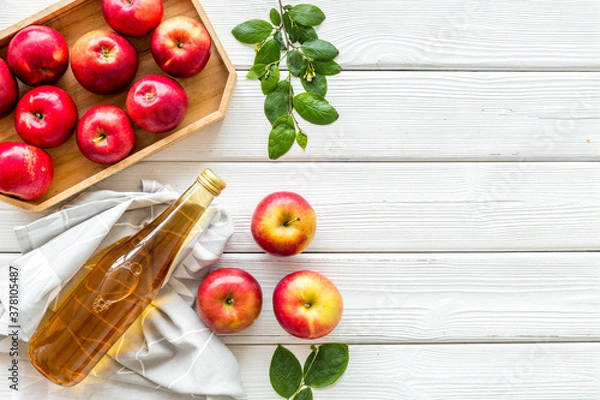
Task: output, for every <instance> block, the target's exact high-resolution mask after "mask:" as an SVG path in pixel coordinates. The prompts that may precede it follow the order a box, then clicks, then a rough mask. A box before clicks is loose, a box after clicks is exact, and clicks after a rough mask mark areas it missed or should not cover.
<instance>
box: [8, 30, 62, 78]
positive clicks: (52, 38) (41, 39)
mask: <svg viewBox="0 0 600 400" xmlns="http://www.w3.org/2000/svg"><path fill="white" fill-rule="evenodd" d="M7 61H8V66H9V67H10V69H11V70H12V72H13V73H14V74H15V75H16V76H17V78H19V79H20V80H21V81H23V83H25V84H27V85H30V86H37V85H43V84H47V83H53V82H56V81H57V80H59V79H60V78H61V77H62V76H63V75H64V73H65V72H66V71H67V67H68V66H69V62H68V61H69V46H68V44H67V40H66V39H65V37H64V36H63V35H61V34H60V32H58V31H57V30H56V29H53V28H50V27H48V26H43V25H31V26H28V27H26V28H23V29H22V30H20V31H19V32H18V33H17V34H16V35H15V36H14V37H13V38H12V39H11V41H10V43H9V44H8V50H7Z"/></svg>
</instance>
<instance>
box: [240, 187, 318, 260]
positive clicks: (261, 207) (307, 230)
mask: <svg viewBox="0 0 600 400" xmlns="http://www.w3.org/2000/svg"><path fill="white" fill-rule="evenodd" d="M250 229H251V232H252V237H253V238H254V241H255V242H256V243H257V244H258V245H259V246H260V247H261V248H262V249H263V250H264V251H266V252H267V253H270V254H273V255H277V256H291V255H295V254H298V253H301V252H302V251H304V250H305V249H306V248H307V247H308V245H309V244H310V243H311V241H312V239H313V237H314V236H315V233H316V230H317V216H316V214H315V211H314V209H313V208H312V207H311V205H310V204H309V203H308V201H306V199H304V198H303V197H302V196H300V195H299V194H297V193H294V192H275V193H271V194H270V195H268V196H266V197H265V198H264V199H262V200H261V201H260V202H259V203H258V205H257V206H256V208H255V210H254V214H253V215H252V220H251V222H250Z"/></svg>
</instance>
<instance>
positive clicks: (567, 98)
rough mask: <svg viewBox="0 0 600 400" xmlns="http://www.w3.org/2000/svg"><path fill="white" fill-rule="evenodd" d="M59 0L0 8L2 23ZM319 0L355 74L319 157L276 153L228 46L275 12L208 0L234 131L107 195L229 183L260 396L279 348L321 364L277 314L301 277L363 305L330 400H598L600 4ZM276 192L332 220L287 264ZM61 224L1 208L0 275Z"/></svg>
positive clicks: (238, 54)
mask: <svg viewBox="0 0 600 400" xmlns="http://www.w3.org/2000/svg"><path fill="white" fill-rule="evenodd" d="M52 2H53V0H30V1H26V2H24V1H16V0H0V28H4V27H7V26H9V25H11V24H13V23H15V22H16V21H18V20H20V19H22V18H24V17H26V16H28V15H30V14H33V13H35V12H37V11H39V10H40V9H42V8H43V7H45V6H47V5H49V4H51V3H52ZM315 3H316V4H318V5H319V6H320V7H321V8H322V9H323V10H324V11H325V13H326V14H327V16H328V19H327V21H326V22H325V24H324V25H323V26H322V28H320V29H319V34H320V36H321V37H322V38H325V39H327V40H330V41H332V42H333V43H335V44H336V45H338V47H339V49H340V51H341V54H340V56H339V58H338V60H339V61H340V63H341V64H342V65H343V67H344V68H345V71H344V72H343V73H342V74H340V75H338V76H336V77H333V78H331V79H330V94H329V95H328V97H329V98H330V101H331V102H332V104H333V105H335V106H336V108H337V109H338V110H339V112H340V115H341V116H340V120H339V121H338V122H337V123H336V124H334V125H331V126H328V127H315V126H306V130H307V132H308V134H309V136H310V144H309V148H308V150H307V151H306V152H302V151H301V150H299V149H298V148H296V149H294V150H293V151H292V152H291V153H290V154H289V155H287V156H286V157H284V158H283V159H281V161H279V162H270V161H268V159H267V155H266V154H267V153H266V146H267V145H266V141H267V134H268V131H269V125H268V122H267V121H266V119H265V118H264V116H263V115H262V99H263V96H262V94H261V93H260V90H259V88H258V86H257V83H256V82H255V81H248V80H246V79H245V78H244V75H245V72H246V71H247V70H248V68H249V66H250V64H251V61H252V56H253V54H252V50H251V48H249V47H247V46H244V45H241V44H239V43H237V42H236V41H235V39H234V38H233V37H232V36H231V34H230V30H231V29H232V28H233V27H234V26H235V25H236V24H237V23H239V22H242V21H244V20H246V19H250V18H254V17H260V18H264V17H266V16H267V15H268V11H269V9H270V8H271V7H272V6H274V5H275V4H276V2H275V0H255V1H247V0H244V1H242V0H205V1H204V2H203V5H204V8H205V10H206V12H207V13H208V15H209V17H210V18H211V21H212V22H213V24H214V26H215V28H216V30H217V32H218V34H219V36H220V39H221V41H222V42H223V43H224V45H225V48H226V49H227V51H228V53H229V55H230V57H231V58H232V60H233V62H234V63H235V65H236V67H237V69H238V70H239V81H238V84H237V86H236V90H235V94H234V97H233V100H232V103H231V107H230V109H229V113H228V115H227V117H226V119H225V120H224V121H223V122H222V123H219V124H217V125H214V126H212V127H210V128H208V129H207V130H205V131H202V132H200V133H198V134H196V135H194V136H192V137H190V138H188V139H187V140H184V141H183V142H180V143H178V144H176V145H174V146H173V147H171V148H169V149H167V150H165V151H162V152H160V153H159V154H157V155H155V156H153V157H151V158H150V159H148V160H147V161H145V162H142V163H139V164H137V165H135V166H133V167H131V168H129V169H127V170H125V171H123V172H121V173H119V174H117V175H115V176H113V177H111V178H109V179H107V180H105V181H103V182H102V183H100V184H98V185H97V186H96V187H97V188H110V189H116V190H133V189H135V188H136V187H137V184H138V182H139V180H140V178H152V179H157V180H159V181H161V182H164V183H169V184H171V185H172V186H174V187H175V188H176V189H177V190H180V191H181V190H183V189H184V188H185V187H186V186H187V185H188V184H189V182H191V181H192V179H193V177H194V176H195V174H196V173H197V172H198V171H200V170H201V169H202V168H203V167H204V166H210V167H212V168H214V170H215V171H217V172H218V173H219V174H221V175H222V176H223V178H224V179H225V181H226V182H227V184H228V188H227V190H226V192H224V193H223V195H222V196H221V197H220V198H219V203H220V204H221V205H223V206H225V207H226V208H227V209H229V210H230V212H231V213H232V215H233V216H234V218H235V222H236V232H235V235H234V237H233V238H232V240H231V242H230V244H229V246H228V249H227V254H225V256H224V257H223V260H222V265H230V266H235V267H241V268H244V269H246V270H248V271H250V272H251V273H252V274H254V275H255V276H256V277H257V278H258V279H259V281H260V282H261V283H262V285H263V289H264V291H265V296H266V299H267V301H266V303H265V307H264V310H263V313H262V315H261V317H260V319H259V320H258V322H257V323H256V324H255V325H254V326H253V327H252V328H250V329H248V330H247V331H244V332H242V333H240V334H237V335H233V336H227V337H222V339H223V341H225V342H226V343H227V344H228V345H229V346H230V348H231V349H232V350H233V352H234V353H235V355H236V356H237V358H238V360H239V362H240V364H241V367H242V373H243V379H244V382H245V385H246V388H247V391H248V394H249V397H250V399H256V400H264V399H275V398H277V396H276V394H275V393H274V392H273V390H272V389H271V388H270V385H269V381H268V365H269V360H270V357H271V354H272V352H273V350H274V348H275V345H276V344H277V343H282V344H286V345H290V346H291V348H292V350H293V351H294V352H295V353H296V354H298V355H299V357H301V358H302V357H305V356H306V355H307V354H308V352H309V343H307V342H305V341H301V340H297V339H294V338H292V337H290V336H289V335H287V334H285V332H284V331H283V330H282V329H281V328H280V327H279V326H278V324H277V323H276V321H275V318H274V316H273V313H272V307H271V304H270V301H268V300H269V299H270V296H271V293H272V289H273V287H274V285H275V284H276V282H277V281H278V280H279V279H280V278H281V277H283V276H284V275H285V274H287V273H289V272H292V271H294V270H297V269H301V268H309V269H314V270H316V271H319V272H321V273H324V274H325V275H327V276H328V277H330V278H331V279H332V280H333V281H334V282H335V283H336V284H337V285H338V287H339V288H340V290H341V292H342V294H343V296H344V299H345V306H346V308H345V313H344V317H343V319H342V322H341V324H340V325H339V326H338V328H337V329H336V330H335V331H334V332H333V333H332V334H331V335H329V336H328V337H326V338H325V340H324V341H341V342H345V343H348V344H350V351H351V362H350V366H349V368H348V371H347V373H346V374H345V376H344V377H343V378H342V379H341V380H340V381H339V382H338V384H337V385H336V386H335V387H334V388H331V389H326V390H319V391H316V392H315V398H316V399H373V400H379V399H386V400H388V399H423V400H424V399H461V400H462V399H545V400H548V399H570V400H575V399H600V345H599V344H598V340H600V256H599V253H598V250H599V249H600V168H599V166H598V163H597V162H598V161H599V160H600V2H599V1H598V0H545V1H517V0H495V1H491V0H444V1H434V0H402V1H400V0H370V1H356V0H352V1H350V0H345V1H330V0H318V1H315ZM278 190H291V191H296V192H298V193H301V194H302V195H303V196H305V197H306V198H307V199H308V200H309V202H311V203H312V204H313V205H314V208H315V209H316V212H317V214H318V219H319V226H318V233H317V236H316V237H315V240H314V242H313V244H312V245H311V247H310V248H309V251H308V252H306V253H305V254H302V255H300V256H297V257H294V258H289V259H279V258H273V257H269V256H266V255H265V254H263V253H261V252H260V250H259V248H258V247H257V246H256V245H255V244H254V243H253V241H252V238H251V235H250V229H249V220H250V216H251V214H252V211H253V209H254V206H255V205H256V204H257V203H258V201H259V200H260V199H261V198H262V197H263V196H265V195H266V194H268V193H270V192H273V191H278ZM44 214H45V213H42V214H34V213H29V212H24V211H21V210H19V209H16V208H13V207H10V206H7V205H4V204H0V252H1V254H0V261H1V262H6V261H8V260H10V259H11V258H14V257H16V256H17V254H16V252H17V251H18V250H17V244H16V240H15V238H14V237H13V233H12V227H13V226H14V225H18V224H24V223H27V222H30V221H33V220H35V219H37V218H39V217H41V216H42V215H44ZM319 342H321V341H319ZM0 384H1V385H5V383H0ZM53 390H54V389H52V390H51V391H50V392H49V398H54V397H52V396H56V398H68V397H72V396H73V397H79V398H94V397H95V398H106V397H99V396H100V395H99V394H98V393H85V390H83V389H81V390H80V391H79V392H77V391H74V392H68V391H65V390H62V389H61V390H60V391H57V392H54V391H53ZM106 390H107V391H106V393H111V392H110V387H109V386H108V384H107V389H106ZM53 393H54V394H53ZM106 393H105V395H106ZM116 393H118V394H119V398H127V397H126V396H125V397H123V393H125V392H122V391H121V392H116ZM113 395H115V396H116V394H113ZM147 397H148V398H165V397H164V396H163V395H160V396H158V395H155V394H152V393H148V396H147ZM174 398H175V397H174ZM177 398H179V397H177Z"/></svg>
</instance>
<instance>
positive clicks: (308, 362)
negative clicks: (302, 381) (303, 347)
mask: <svg viewBox="0 0 600 400" xmlns="http://www.w3.org/2000/svg"><path fill="white" fill-rule="evenodd" d="M310 349H311V352H310V354H309V355H308V357H306V361H304V368H303V369H302V376H303V377H304V378H306V375H307V374H308V371H310V368H311V367H312V364H313V362H314V360H315V357H316V356H317V350H318V349H317V346H315V345H314V344H313V345H312V346H310Z"/></svg>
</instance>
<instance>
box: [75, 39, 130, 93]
mask: <svg viewBox="0 0 600 400" xmlns="http://www.w3.org/2000/svg"><path fill="white" fill-rule="evenodd" d="M71 69H72V70H73V75H75V78H76V79H77V81H78V82H79V83H80V84H81V86H83V87H84V88H86V89H87V90H89V91H90V92H92V93H96V94H109V93H115V92H118V91H119V90H121V89H123V88H124V87H125V86H127V85H128V84H129V83H130V82H131V81H132V80H133V78H134V77H135V74H136V73H137V70H138V55H137V51H136V50H135V47H133V45H132V44H131V43H129V41H128V40H127V39H125V38H124V37H123V36H121V35H119V34H117V33H114V32H111V31H105V30H95V31H91V32H88V33H86V34H85V35H83V36H82V37H80V38H79V39H77V41H76V42H75V44H74V45H73V49H72V50H71Z"/></svg>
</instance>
